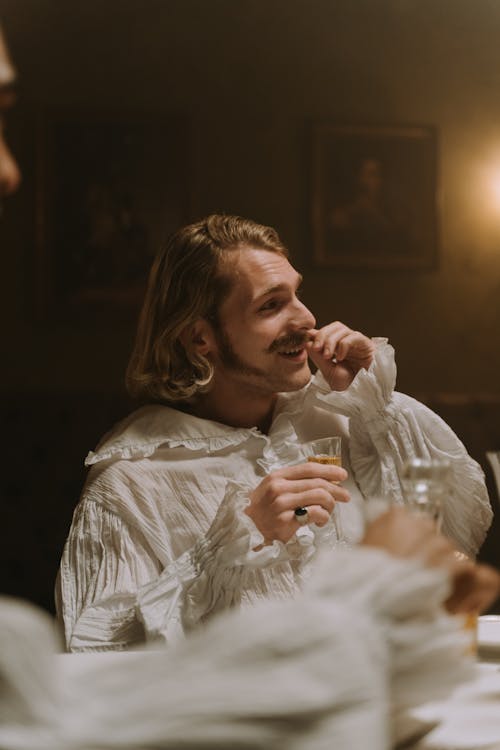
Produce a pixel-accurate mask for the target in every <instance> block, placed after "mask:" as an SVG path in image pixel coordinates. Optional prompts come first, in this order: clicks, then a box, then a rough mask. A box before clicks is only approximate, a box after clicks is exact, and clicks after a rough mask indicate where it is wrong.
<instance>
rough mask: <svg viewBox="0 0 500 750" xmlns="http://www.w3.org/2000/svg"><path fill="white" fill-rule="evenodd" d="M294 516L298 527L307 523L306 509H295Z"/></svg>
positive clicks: (307, 512)
mask: <svg viewBox="0 0 500 750" xmlns="http://www.w3.org/2000/svg"><path fill="white" fill-rule="evenodd" d="M294 515H295V520H296V521H297V523H298V524H299V525H300V526H305V525H306V524H307V523H309V511H308V510H307V508H295V510H294Z"/></svg>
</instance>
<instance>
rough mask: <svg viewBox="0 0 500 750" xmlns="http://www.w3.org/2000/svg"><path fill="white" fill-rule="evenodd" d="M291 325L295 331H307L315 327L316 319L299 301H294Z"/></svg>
mask: <svg viewBox="0 0 500 750" xmlns="http://www.w3.org/2000/svg"><path fill="white" fill-rule="evenodd" d="M293 324H294V325H295V327H296V328H297V329H303V330H308V329H309V328H314V327H315V326H316V318H315V317H314V315H313V314H312V312H311V311H310V310H309V308H308V307H306V306H305V305H304V303H303V302H302V301H301V300H300V299H296V300H295V309H294V314H293Z"/></svg>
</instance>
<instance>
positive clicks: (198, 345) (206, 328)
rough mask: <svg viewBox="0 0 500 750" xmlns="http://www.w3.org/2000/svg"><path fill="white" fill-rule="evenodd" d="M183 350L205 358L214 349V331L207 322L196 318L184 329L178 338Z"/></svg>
mask: <svg viewBox="0 0 500 750" xmlns="http://www.w3.org/2000/svg"><path fill="white" fill-rule="evenodd" d="M179 338H180V341H181V343H182V345H183V347H184V349H185V350H186V351H188V352H195V353H196V354H202V355H204V356H206V355H207V354H209V353H210V352H211V351H213V349H214V347H215V336H214V331H213V328H212V326H211V325H210V323H209V322H208V320H205V318H198V320H195V322H194V323H190V324H189V325H188V326H186V327H185V328H184V330H183V331H182V332H181V335H180V336H179Z"/></svg>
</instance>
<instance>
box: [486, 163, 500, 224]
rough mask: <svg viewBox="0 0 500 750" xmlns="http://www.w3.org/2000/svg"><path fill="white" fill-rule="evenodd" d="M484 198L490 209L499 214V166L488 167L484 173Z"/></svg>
mask: <svg viewBox="0 0 500 750" xmlns="http://www.w3.org/2000/svg"><path fill="white" fill-rule="evenodd" d="M486 178H487V181H486V185H485V188H486V190H485V193H486V194H485V196H484V197H485V198H486V200H487V202H488V204H489V205H490V206H491V208H493V209H496V210H497V211H499V212H500V164H496V165H495V166H492V167H490V168H489V169H488V170H487V173H486Z"/></svg>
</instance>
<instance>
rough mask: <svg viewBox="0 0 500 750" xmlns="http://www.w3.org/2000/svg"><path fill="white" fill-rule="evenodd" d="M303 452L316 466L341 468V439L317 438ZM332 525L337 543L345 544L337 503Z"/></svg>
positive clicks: (337, 437) (306, 445)
mask: <svg viewBox="0 0 500 750" xmlns="http://www.w3.org/2000/svg"><path fill="white" fill-rule="evenodd" d="M303 450H304V453H305V455H306V457H307V460H308V461H311V462H312V463H317V464H331V465H332V466H342V438H341V437H339V436H337V435H336V436H334V437H326V438H319V439H318V440H310V441H309V442H307V443H304V444H303ZM332 520H333V525H334V527H335V534H336V536H337V541H338V542H345V541H346V539H345V537H344V532H343V530H342V521H341V518H340V511H339V509H338V508H337V503H335V506H334V508H333V513H332Z"/></svg>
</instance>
